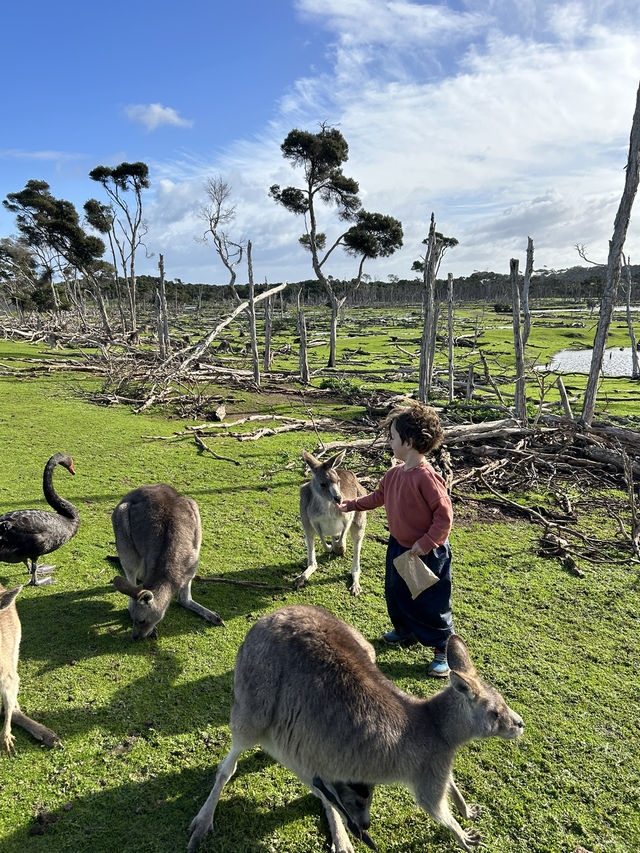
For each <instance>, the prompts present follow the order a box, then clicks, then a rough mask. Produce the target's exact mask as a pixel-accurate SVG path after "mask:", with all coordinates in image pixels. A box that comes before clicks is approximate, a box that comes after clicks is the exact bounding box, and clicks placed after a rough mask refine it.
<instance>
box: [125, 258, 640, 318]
mask: <svg viewBox="0 0 640 853" xmlns="http://www.w3.org/2000/svg"><path fill="white" fill-rule="evenodd" d="M604 277H605V269H604V268H603V267H571V268H569V269H566V270H550V271H548V272H547V271H546V270H545V271H538V272H536V273H534V274H533V276H532V277H531V286H530V299H532V300H536V299H565V300H568V301H573V300H580V301H587V302H588V301H591V300H592V301H594V302H599V301H600V298H601V296H602V290H603V287H604ZM158 281H159V279H158V278H157V277H155V276H147V275H141V276H139V277H138V292H139V295H140V296H141V297H142V299H143V300H144V298H145V296H146V297H147V298H149V299H152V298H153V294H154V293H155V290H156V287H157V285H158ZM631 281H632V292H631V298H632V301H634V302H636V303H638V302H640V265H635V266H633V265H632V266H631ZM274 284H278V282H270V283H269V286H270V287H272V286H273V285H274ZM332 286H333V288H334V290H336V291H337V292H338V293H339V294H340V293H347V305H348V306H365V305H389V306H400V305H419V304H420V303H421V300H422V291H423V283H422V279H420V278H413V279H396V278H395V277H393V280H391V281H367V282H363V283H362V284H360V286H359V287H358V288H357V289H356V290H353V288H352V287H351V286H350V284H349V282H339V281H336V280H333V281H332ZM165 287H166V290H167V299H168V301H169V303H170V305H171V303H172V302H173V303H175V304H176V306H177V305H178V304H179V305H181V306H185V305H192V306H196V305H197V304H198V302H199V300H200V304H201V305H202V306H206V305H212V304H218V303H220V302H224V301H227V300H232V298H233V297H232V293H231V289H230V288H229V287H228V286H226V285H215V284H189V283H186V282H183V281H181V280H180V279H176V280H174V281H168V282H166V283H165ZM260 289H262V288H260ZM300 289H301V290H302V293H301V301H302V302H303V303H304V304H306V305H322V304H324V303H325V302H327V295H326V293H325V291H324V289H323V287H322V285H321V284H320V282H318V281H316V280H315V279H308V280H305V281H300V282H293V283H291V284H290V286H289V288H287V290H286V291H285V294H284V297H283V298H284V299H285V301H286V302H292V301H295V300H296V298H297V293H298V291H299V290H300ZM236 290H237V292H238V295H239V296H240V298H241V299H247V298H248V295H249V293H248V292H249V287H248V285H238V284H236ZM446 293H447V282H446V280H445V279H438V281H437V294H436V295H437V298H438V299H446ZM625 294H626V278H625V276H624V271H623V280H622V281H621V284H620V289H619V293H618V302H623V301H624V298H625ZM454 298H455V301H456V302H476V301H480V302H489V303H492V304H494V305H496V306H503V307H504V308H505V309H508V308H509V307H510V305H511V282H510V278H509V275H507V274H504V273H495V272H474V273H472V274H471V275H469V276H462V277H458V278H454Z"/></svg>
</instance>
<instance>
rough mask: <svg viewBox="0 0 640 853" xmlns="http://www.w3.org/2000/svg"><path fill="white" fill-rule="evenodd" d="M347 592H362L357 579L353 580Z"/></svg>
mask: <svg viewBox="0 0 640 853" xmlns="http://www.w3.org/2000/svg"><path fill="white" fill-rule="evenodd" d="M349 592H350V593H351V595H360V593H361V592H362V587H361V586H360V584H359V582H358V581H354V582H353V583H352V584H351V589H350V590H349Z"/></svg>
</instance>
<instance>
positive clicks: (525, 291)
mask: <svg viewBox="0 0 640 853" xmlns="http://www.w3.org/2000/svg"><path fill="white" fill-rule="evenodd" d="M532 272H533V240H532V239H531V237H527V263H526V265H525V268H524V281H523V282H522V316H523V318H524V331H523V332H522V344H523V346H526V345H527V341H528V340H529V332H530V331H531V312H530V311H529V286H530V284H531V274H532Z"/></svg>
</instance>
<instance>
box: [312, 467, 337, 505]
mask: <svg viewBox="0 0 640 853" xmlns="http://www.w3.org/2000/svg"><path fill="white" fill-rule="evenodd" d="M313 484H314V487H315V489H316V490H317V491H318V492H319V494H320V495H322V497H323V498H325V499H326V500H328V501H331V503H334V504H339V503H342V492H341V491H340V477H339V476H338V474H337V472H336V470H335V469H334V468H325V466H324V465H322V466H321V467H320V468H318V469H317V470H316V471H314V473H313Z"/></svg>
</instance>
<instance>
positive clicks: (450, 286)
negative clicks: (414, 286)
mask: <svg viewBox="0 0 640 853" xmlns="http://www.w3.org/2000/svg"><path fill="white" fill-rule="evenodd" d="M447 305H448V309H449V311H448V338H449V402H450V403H452V402H453V273H449V275H448V276H447Z"/></svg>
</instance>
